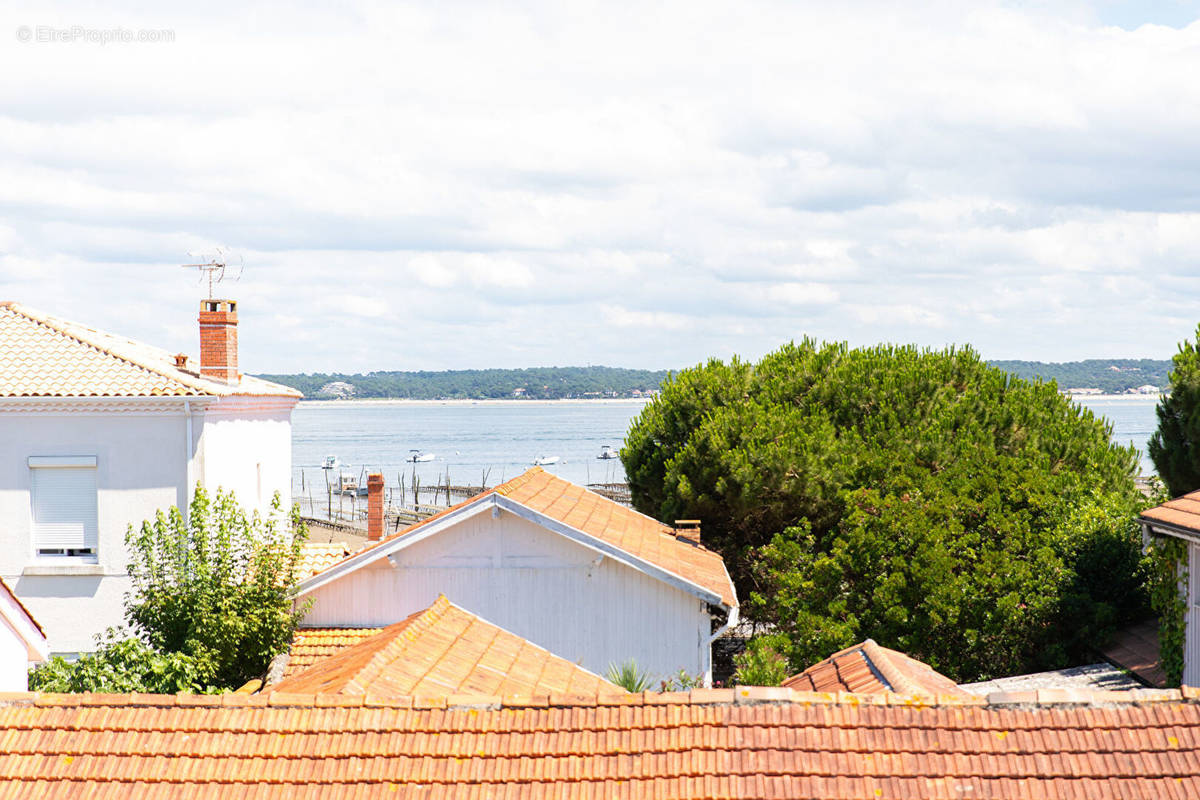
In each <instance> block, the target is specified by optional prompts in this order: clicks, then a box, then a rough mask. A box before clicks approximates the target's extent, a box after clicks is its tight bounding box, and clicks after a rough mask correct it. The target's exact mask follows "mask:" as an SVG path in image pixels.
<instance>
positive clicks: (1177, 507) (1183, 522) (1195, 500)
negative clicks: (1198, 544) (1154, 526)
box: [1141, 491, 1200, 533]
mask: <svg viewBox="0 0 1200 800" xmlns="http://www.w3.org/2000/svg"><path fill="white" fill-rule="evenodd" d="M1141 518H1142V519H1143V520H1146V521H1148V522H1163V523H1166V524H1167V525H1172V526H1174V527H1176V528H1183V529H1184V530H1188V531H1195V532H1197V533H1200V491H1196V492H1190V493H1189V494H1185V495H1182V496H1181V497H1176V498H1175V499H1174V500H1168V501H1167V502H1165V503H1163V504H1162V505H1160V506H1155V507H1154V508H1148V509H1146V510H1145V511H1143V512H1142V517H1141Z"/></svg>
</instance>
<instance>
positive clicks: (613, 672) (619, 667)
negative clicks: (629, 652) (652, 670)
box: [604, 658, 651, 693]
mask: <svg viewBox="0 0 1200 800" xmlns="http://www.w3.org/2000/svg"><path fill="white" fill-rule="evenodd" d="M604 679H605V680H607V681H608V682H609V683H615V684H616V685H617V686H620V687H621V688H622V689H624V690H625V691H627V692H634V693H637V692H644V691H646V690H647V689H649V688H650V682H651V681H650V674H649V673H647V672H645V671H644V670H643V669H642V668H641V667H639V666H638V663H637V661H636V660H634V659H632V658H631V659H629V660H628V661H626V662H624V663H621V664H609V665H608V672H606V673H605V674H604Z"/></svg>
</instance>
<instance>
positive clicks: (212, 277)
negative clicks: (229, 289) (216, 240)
mask: <svg viewBox="0 0 1200 800" xmlns="http://www.w3.org/2000/svg"><path fill="white" fill-rule="evenodd" d="M188 256H189V257H190V258H193V259H195V260H196V261H197V262H199V263H196V264H183V265H182V266H183V268H184V269H194V270H197V271H198V272H199V273H200V282H201V283H203V282H204V279H205V278H207V279H208V299H209V300H211V299H212V296H213V286H215V285H216V284H218V283H220V282H221V281H223V280H225V278H226V277H229V278H230V279H231V280H234V281H237V280H240V279H241V277H242V257H241V256H239V255H234V254H233V253H232V252H231V251H230V250H229V248H226V247H214V248H213V249H212V250H196V251H193V250H189V251H188ZM234 269H236V270H237V274H236V275H227V272H229V271H230V270H234Z"/></svg>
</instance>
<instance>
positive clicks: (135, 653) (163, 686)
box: [29, 628, 206, 694]
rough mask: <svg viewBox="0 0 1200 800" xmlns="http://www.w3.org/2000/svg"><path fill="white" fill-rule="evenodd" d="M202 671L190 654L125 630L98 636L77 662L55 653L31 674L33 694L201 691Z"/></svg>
mask: <svg viewBox="0 0 1200 800" xmlns="http://www.w3.org/2000/svg"><path fill="white" fill-rule="evenodd" d="M202 671H203V670H202V669H201V667H200V665H199V664H198V663H197V661H196V659H195V658H193V657H192V656H190V655H188V654H186V653H160V652H158V651H157V650H155V649H154V648H152V647H150V646H148V645H147V644H146V643H145V642H142V641H140V640H139V639H137V638H135V637H131V636H129V635H128V634H127V633H126V632H125V631H121V630H118V629H113V628H110V629H109V630H108V632H107V633H106V634H104V635H103V636H97V637H96V650H95V652H92V653H85V654H83V655H82V656H80V657H79V658H78V659H77V660H75V661H73V662H71V661H67V660H66V659H64V658H63V657H61V656H55V657H54V658H51V659H50V660H49V661H45V662H43V663H41V664H39V665H38V666H37V667H35V668H34V669H33V670H31V671H30V673H29V688H30V690H31V691H35V692H64V693H71V692H153V693H156V694H175V693H176V692H198V691H202V690H203V689H205V688H206V687H205V686H204V685H203V676H202Z"/></svg>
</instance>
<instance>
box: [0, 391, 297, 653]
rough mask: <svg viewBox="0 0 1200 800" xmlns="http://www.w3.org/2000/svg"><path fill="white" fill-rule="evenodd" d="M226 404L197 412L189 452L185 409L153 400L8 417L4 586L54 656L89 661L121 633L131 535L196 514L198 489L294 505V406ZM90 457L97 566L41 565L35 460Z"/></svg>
mask: <svg viewBox="0 0 1200 800" xmlns="http://www.w3.org/2000/svg"><path fill="white" fill-rule="evenodd" d="M227 400H228V402H227V401H226V400H222V401H221V402H219V403H213V404H212V405H210V406H209V407H208V408H207V409H205V404H206V403H207V402H210V401H209V400H190V401H189V406H190V411H191V418H192V425H191V434H192V435H191V443H190V445H191V446H190V448H189V444H188V437H187V432H188V425H187V416H186V415H185V413H184V403H183V401H182V400H176V399H171V400H164V399H157V398H155V399H149V400H147V401H146V402H145V403H144V404H142V405H144V407H145V408H140V406H139V403H138V402H137V401H131V400H121V401H119V402H114V404H113V409H112V410H95V409H96V407H97V406H102V405H103V403H99V402H97V401H89V402H88V403H86V404H85V403H80V404H79V408H80V409H91V410H67V411H62V410H60V411H56V412H54V413H49V412H39V411H36V410H30V409H27V408H20V407H11V406H9V407H5V408H4V409H2V410H0V575H2V576H3V577H4V578H5V580H6V581H8V583H9V585H10V586H11V587H12V588H13V591H14V592H15V593H16V595H17V596H18V597H20V598H21V601H22V602H23V603H24V604H25V605H26V607H27V608H28V609H29V611H30V613H32V614H33V616H34V617H35V618H36V619H37V620H38V621H39V622H40V623H41V624H42V627H43V628H44V629H45V631H46V636H47V639H48V641H49V647H50V650H51V651H52V652H67V653H69V652H78V651H83V650H90V649H92V648H93V645H94V636H95V634H97V633H100V632H102V631H104V630H105V629H107V628H108V627H110V626H114V625H119V624H121V623H122V622H123V610H124V605H123V598H124V594H125V592H127V591H128V590H129V579H128V574H127V564H128V561H129V558H128V553H127V552H126V549H125V546H124V540H125V531H126V529H127V527H128V526H129V525H131V524H132V525H134V526H137V525H140V524H141V522H142V521H143V520H145V519H150V518H152V517H153V516H154V514H155V512H156V511H158V510H159V509H165V508H168V507H170V506H173V505H176V506H180V507H186V505H187V503H188V500H189V499H190V491H191V487H192V486H193V485H194V484H195V483H196V482H197V481H203V482H204V484H205V485H206V486H210V487H214V488H215V487H216V486H218V485H219V486H225V487H226V488H232V489H233V490H234V491H235V492H236V493H237V497H238V499H239V501H240V502H242V503H243V504H248V505H250V506H251V507H260V508H263V507H266V506H267V505H269V503H270V499H271V493H272V492H274V491H275V490H277V489H278V490H280V491H281V492H282V493H283V495H284V500H285V503H286V504H287V505H290V492H289V485H290V481H291V422H290V420H291V408H292V406H293V405H294V401H292V400H290V399H287V400H283V401H276V402H258V403H252V402H246V401H245V400H242V399H240V398H229V399H227ZM259 400H260V401H261V400H262V399H261V398H260V399H259ZM59 405H61V406H70V404H69V403H65V402H64V403H60V404H59ZM189 450H190V453H189ZM81 455H82V456H95V457H96V490H97V522H98V527H99V542H98V553H97V560H96V561H97V563H95V564H86V563H81V562H79V561H76V560H72V559H41V560H39V559H37V558H36V557H35V553H34V548H33V541H32V512H31V507H30V497H29V487H30V472H29V466H28V458H29V457H30V456H81ZM260 465H261V466H260ZM260 476H261V478H260ZM260 486H261V488H262V491H261V495H262V497H263V500H262V503H261V504H260V503H259V496H260Z"/></svg>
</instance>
